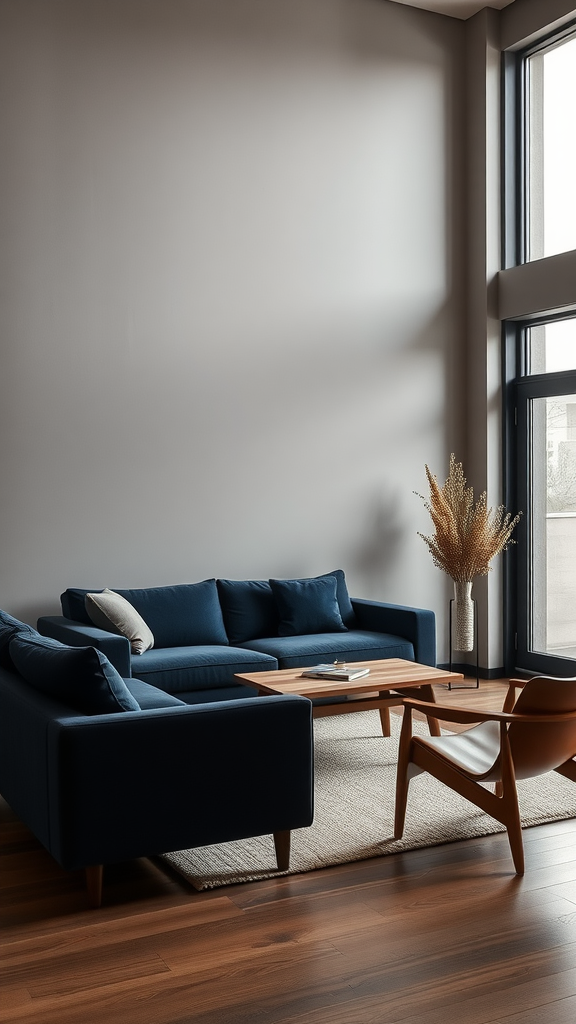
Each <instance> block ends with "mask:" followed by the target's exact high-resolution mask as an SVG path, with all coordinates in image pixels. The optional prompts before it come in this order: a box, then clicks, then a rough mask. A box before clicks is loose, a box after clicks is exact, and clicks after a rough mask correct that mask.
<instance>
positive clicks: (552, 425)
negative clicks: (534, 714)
mask: <svg viewBox="0 0 576 1024" xmlns="http://www.w3.org/2000/svg"><path fill="white" fill-rule="evenodd" d="M531 405H532V408H531V455H530V463H531V465H530V470H531V473H530V476H531V510H530V511H531V516H530V521H531V538H530V544H531V565H532V574H531V589H532V623H531V643H530V647H531V650H533V651H536V652H539V653H542V654H552V655H555V656H556V657H565V658H574V657H576V395H558V396H555V397H553V398H537V399H533V400H532V403H531Z"/></svg>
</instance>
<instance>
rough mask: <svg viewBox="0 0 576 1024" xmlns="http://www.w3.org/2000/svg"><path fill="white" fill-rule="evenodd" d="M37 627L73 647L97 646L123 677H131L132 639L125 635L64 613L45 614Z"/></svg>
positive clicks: (40, 631) (46, 634) (44, 633)
mask: <svg viewBox="0 0 576 1024" xmlns="http://www.w3.org/2000/svg"><path fill="white" fill-rule="evenodd" d="M37 629H38V632H39V633H41V634H42V636H50V637H52V638H53V639H54V640H60V642H61V643H63V644H70V646H71V647H96V648H97V649H98V650H99V651H102V654H105V655H106V657H107V658H108V660H109V661H111V662H112V664H113V666H114V668H115V669H116V671H117V672H119V673H120V675H121V676H122V678H123V679H130V677H131V675H132V656H131V653H130V641H129V640H127V639H126V637H125V636H116V634H115V633H108V632H107V630H105V629H98V628H97V627H96V626H87V625H85V623H83V622H76V621H75V620H74V619H66V618H64V616H63V615H44V616H43V617H42V618H40V619H38V623H37Z"/></svg>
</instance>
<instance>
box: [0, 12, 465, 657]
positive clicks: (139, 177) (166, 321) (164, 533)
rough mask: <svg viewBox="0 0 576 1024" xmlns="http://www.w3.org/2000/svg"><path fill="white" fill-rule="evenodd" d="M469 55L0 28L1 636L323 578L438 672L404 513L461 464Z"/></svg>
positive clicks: (135, 32) (195, 26)
mask: <svg viewBox="0 0 576 1024" xmlns="http://www.w3.org/2000/svg"><path fill="white" fill-rule="evenodd" d="M463 32H464V23H463V22H459V21H456V20H455V19H451V18H445V17H441V16H439V15H435V14H430V13H426V12H422V11H419V10H416V9H412V8H408V7H404V6H401V5H398V4H392V3H387V2H386V0H0V40H1V42H0V81H1V89H2V98H1V110H0V118H1V139H2V149H3V156H2V162H1V171H0V174H1V178H0V202H1V214H0V215H1V223H2V233H1V237H0V247H1V250H0V251H1V260H2V271H1V275H2V301H1V303H0V339H1V355H2V372H1V382H0V388H1V394H0V400H1V404H0V425H1V437H2V443H1V445H0V460H1V464H0V480H1V481H2V492H1V507H0V537H1V539H2V540H1V544H2V552H1V557H0V607H4V608H6V609H7V610H9V611H11V612H12V613H14V614H16V615H20V616H22V617H23V618H28V619H29V620H30V621H33V620H34V618H35V616H36V615H37V614H38V613H40V612H52V611H57V610H58V595H59V593H60V592H61V590H63V589H64V588H65V587H66V586H73V585H77V586H82V585H86V586H94V587H100V586H110V587H119V586H148V585H150V586H152V585H160V584H164V583H170V582H172V583H176V582H193V581H195V580H200V579H202V578H204V577H207V576H214V575H216V576H230V577H236V578H243V577H247V576H249V577H268V576H270V575H282V576H292V575H309V574H315V573H320V572H325V571H327V570H329V569H331V568H335V567H337V566H342V567H343V568H344V569H345V570H346V573H347V576H348V579H349V585H350V590H351V592H352V593H353V594H355V595H358V596H370V597H375V598H382V599H387V600H392V601H397V602H401V603H407V604H417V605H425V606H428V607H434V608H435V609H436V611H437V612H438V613H439V616H440V634H441V635H440V641H441V648H442V643H443V641H442V631H443V626H442V623H443V621H444V619H443V616H444V612H445V605H446V598H447V596H448V592H447V585H446V579H445V578H444V576H443V575H442V574H441V573H440V572H439V570H437V569H435V568H434V566H433V565H432V561H431V559H430V556H429V555H428V553H427V550H426V549H425V546H424V544H423V542H422V541H421V540H420V538H419V537H418V536H417V531H418V530H422V531H424V532H427V531H428V528H429V519H428V516H427V513H426V512H425V510H424V508H423V506H422V503H421V502H420V500H419V499H418V497H416V496H415V494H414V493H413V492H414V491H421V492H424V491H425V488H426V481H425V475H424V464H425V463H428V464H429V465H430V467H431V468H432V470H433V471H434V472H436V473H437V474H438V476H439V477H442V478H443V476H444V474H445V471H446V469H447V460H448V454H449V452H450V451H451V450H454V451H455V452H456V453H457V455H458V456H459V457H460V458H462V457H463V445H464V440H465V439H464V437H463V435H462V433H461V430H460V429H459V428H460V425H461V423H462V420H463V417H462V408H461V403H462V395H461V393H462V387H461V380H462V374H463V367H462V365H461V353H460V347H461V345H462V333H463V315H464V310H463V308H462V292H463V286H462V281H463V276H462V275H463V266H462V265H463V258H464V242H463V238H464V232H463V230H462V224H461V221H460V214H461V210H462V196H461V191H462V168H461V164H462V161H463V155H462V154H463V145H462V142H463V134H462V119H463V111H462V109H461V105H460V104H461V96H462V91H463V89H462V85H463V74H464V70H463V57H462V42H463ZM440 653H441V654H442V650H441V652H440Z"/></svg>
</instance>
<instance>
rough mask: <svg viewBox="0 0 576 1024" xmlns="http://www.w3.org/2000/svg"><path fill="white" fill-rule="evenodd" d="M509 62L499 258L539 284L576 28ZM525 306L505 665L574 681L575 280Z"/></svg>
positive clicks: (517, 377)
mask: <svg viewBox="0 0 576 1024" xmlns="http://www.w3.org/2000/svg"><path fill="white" fill-rule="evenodd" d="M508 61H509V65H510V58H508ZM513 62H514V65H515V75H514V79H513V80H514V83H515V105H514V118H513V126H512V128H513V130H510V131H509V132H508V137H507V148H508V157H509V167H510V165H512V164H513V166H514V168H515V173H514V174H513V175H511V174H510V173H508V177H507V181H508V195H507V196H506V201H507V204H508V210H507V217H506V224H507V238H506V239H505V242H506V252H507V253H508V254H513V258H512V259H510V260H509V262H510V263H512V264H514V265H516V266H517V268H518V269H517V271H515V273H516V274H517V275H520V283H521V284H522V281H523V280H526V281H528V280H529V281H531V282H532V284H533V283H534V280H535V278H534V276H533V275H534V273H535V271H534V270H530V274H531V275H532V276H531V277H530V278H528V277H525V278H522V276H521V275H522V274H524V273H525V271H524V270H523V266H524V267H526V266H527V265H528V264H530V265H533V264H534V261H536V260H539V261H540V263H541V275H542V276H541V277H539V278H538V281H539V284H540V282H541V281H543V282H546V280H551V279H552V278H553V272H554V269H555V268H556V266H557V264H555V263H554V262H553V260H554V259H557V258H558V256H559V254H567V255H568V254H569V252H570V251H571V250H575V249H576V28H575V26H571V27H568V28H564V30H563V32H562V34H561V35H558V36H556V37H549V38H547V39H545V40H542V41H541V42H540V43H539V44H532V45H531V48H530V49H527V50H525V51H524V52H523V53H519V54H516V55H514V57H513ZM509 80H511V79H510V77H509ZM507 100H508V104H509V101H510V97H509V96H508V97H507ZM508 109H510V106H508ZM510 193H512V194H510ZM511 208H513V213H514V215H513V216H510V210H511ZM512 234H513V238H511V237H510V236H511V235H512ZM536 269H537V272H538V273H540V268H536ZM516 280H517V281H518V276H517V278H516ZM543 287H545V286H543ZM520 292H522V288H521V289H520ZM525 299H526V311H525V316H515V318H514V321H513V322H508V323H505V325H504V328H505V338H506V339H508V340H509V341H511V342H512V344H508V345H507V346H506V351H507V366H506V376H507V380H508V382H509V383H508V403H507V413H508V430H507V435H506V436H507V443H506V452H505V456H506V462H507V467H508V483H509V490H508V494H507V505H508V506H509V507H511V508H514V510H516V509H521V510H522V513H523V516H522V520H521V524H520V527H519V528H518V530H517V534H516V538H517V542H518V543H517V547H516V549H515V552H514V558H513V559H511V561H510V564H512V565H513V569H512V571H511V573H510V576H509V579H508V583H507V601H506V605H507V623H506V626H507V639H508V644H509V646H508V652H507V669H508V670H509V671H511V670H512V669H513V668H517V669H520V670H522V669H524V670H526V671H533V672H549V673H552V674H559V675H574V674H576V279H575V281H574V294H573V296H572V297H571V301H570V304H569V305H568V306H566V305H563V306H562V308H561V309H555V308H554V306H553V305H552V304H551V305H550V308H549V309H544V310H542V309H537V310H534V309H532V308H531V296H530V291H529V287H526V289H525Z"/></svg>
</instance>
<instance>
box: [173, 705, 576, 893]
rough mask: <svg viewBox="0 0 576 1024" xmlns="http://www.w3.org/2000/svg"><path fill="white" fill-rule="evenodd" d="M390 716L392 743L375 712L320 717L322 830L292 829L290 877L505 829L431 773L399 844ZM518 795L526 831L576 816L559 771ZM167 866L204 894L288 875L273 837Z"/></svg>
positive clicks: (180, 857)
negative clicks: (279, 866) (278, 866)
mask: <svg viewBox="0 0 576 1024" xmlns="http://www.w3.org/2000/svg"><path fill="white" fill-rule="evenodd" d="M391 717H392V732H393V735H392V737H390V738H386V739H385V738H384V737H383V736H382V733H381V730H380V719H379V716H378V712H376V711H365V712H361V713H356V714H353V715H338V716H334V717H332V718H321V719H319V720H318V721H316V722H315V723H314V737H315V815H314V823H313V824H312V825H311V827H310V828H303V829H296V830H295V831H293V833H292V850H291V855H290V869H289V871H286V872H283V874H297V873H298V872H301V871H313V870H314V869H316V868H323V867H329V866H331V865H333V864H343V863H346V862H349V861H355V860H365V859H366V858H368V857H380V856H384V855H386V854H390V853H397V852H398V851H400V850H412V849H416V848H418V847H422V846H435V845H437V844H439V843H449V842H454V841H456V840H459V839H468V838H473V837H474V836H484V835H489V834H490V833H494V832H503V831H505V830H504V828H503V826H502V825H500V823H499V822H497V821H495V820H494V819H493V818H490V817H489V816H488V815H487V814H484V812H483V811H481V810H479V809H478V808H476V807H474V805H473V804H470V803H468V802H467V801H466V800H464V799H463V798H462V797H460V796H459V795H458V794H457V793H454V792H452V790H450V789H448V788H447V787H446V786H442V785H441V783H439V782H437V781H436V779H433V778H432V777H431V776H430V775H420V776H418V777H416V778H415V779H414V780H413V781H412V782H411V783H410V792H409V796H408V809H407V813H406V828H405V832H404V836H403V838H402V839H401V840H399V841H396V840H394V839H393V838H392V833H393V823H394V788H395V781H396V761H397V751H398V736H399V732H400V723H401V719H400V717H399V716H396V715H392V716H391ZM415 726H416V731H418V732H421V733H424V734H427V732H428V730H427V727H426V726H425V725H424V724H420V723H419V722H417V723H415ZM518 794H519V800H520V812H521V815H522V823H523V825H526V826H528V825H539V824H542V823H544V822H547V821H556V820H560V819H561V818H573V817H576V785H574V783H571V782H569V781H568V779H565V778H563V777H562V776H561V775H558V774H557V773H556V772H551V773H550V774H549V775H543V776H540V777H539V778H536V779H529V780H527V781H522V782H519V783H518ZM163 860H165V861H166V862H167V863H168V864H169V865H170V866H171V867H172V868H174V869H175V870H176V871H178V872H179V873H180V874H181V875H183V876H184V877H185V878H186V879H187V880H188V881H189V882H190V883H191V884H192V885H193V886H194V887H195V888H196V889H213V888H216V887H218V886H222V885H233V884H235V883H238V882H249V881H255V880H257V879H262V878H270V877H277V876H279V874H280V872H278V871H277V870H275V864H276V860H275V855H274V843H273V840H272V836H260V837H258V838H256V839H245V840H242V841H238V842H233V843H224V844H222V845H221V846H204V847H200V848H198V849H194V850H181V851H179V852H178V853H170V854H166V855H165V856H164V858H163ZM510 863H511V869H512V861H511V862H510Z"/></svg>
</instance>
